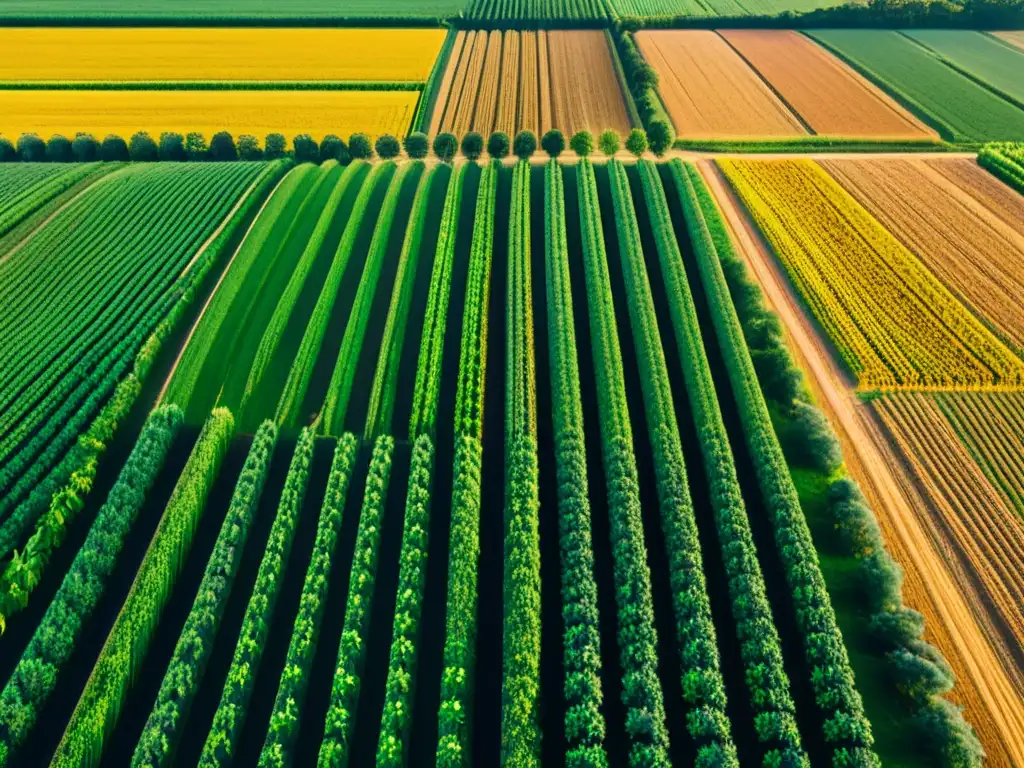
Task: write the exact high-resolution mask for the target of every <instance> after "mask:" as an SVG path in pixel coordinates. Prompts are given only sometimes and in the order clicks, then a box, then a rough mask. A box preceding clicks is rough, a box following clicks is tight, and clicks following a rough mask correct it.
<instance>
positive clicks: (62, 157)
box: [46, 133, 75, 163]
mask: <svg viewBox="0 0 1024 768" xmlns="http://www.w3.org/2000/svg"><path fill="white" fill-rule="evenodd" d="M74 159H75V154H74V152H72V151H71V140H70V139H69V138H68V137H67V136H61V135H60V134H59V133H57V134H54V135H53V136H51V137H50V140H49V141H48V142H46V160H47V161H48V162H51V163H70V162H73V161H74Z"/></svg>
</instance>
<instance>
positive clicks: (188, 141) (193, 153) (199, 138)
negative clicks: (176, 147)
mask: <svg viewBox="0 0 1024 768" xmlns="http://www.w3.org/2000/svg"><path fill="white" fill-rule="evenodd" d="M185 154H186V155H188V159H189V160H191V161H193V162H199V161H202V160H208V159H209V157H210V148H209V147H208V146H206V137H205V136H203V134H201V133H199V132H198V131H192V132H191V133H189V134H186V136H185Z"/></svg>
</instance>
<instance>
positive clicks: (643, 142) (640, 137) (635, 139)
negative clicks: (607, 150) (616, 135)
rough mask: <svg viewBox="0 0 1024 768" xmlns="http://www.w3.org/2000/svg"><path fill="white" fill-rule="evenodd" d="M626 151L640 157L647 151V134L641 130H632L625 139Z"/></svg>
mask: <svg viewBox="0 0 1024 768" xmlns="http://www.w3.org/2000/svg"><path fill="white" fill-rule="evenodd" d="M626 149H627V150H629V151H630V152H631V153H632V154H634V155H636V156H637V157H640V156H641V155H643V153H644V152H646V151H647V134H646V133H644V130H643V129H642V128H634V129H633V130H631V131H630V132H629V136H627V137H626Z"/></svg>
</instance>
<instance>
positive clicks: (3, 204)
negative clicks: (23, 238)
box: [0, 163, 115, 236]
mask: <svg viewBox="0 0 1024 768" xmlns="http://www.w3.org/2000/svg"><path fill="white" fill-rule="evenodd" d="M114 169H115V167H114V166H105V165H93V164H88V163H83V164H81V165H77V164H76V165H71V166H62V165H37V164H35V163H32V164H26V165H12V166H7V167H5V168H4V170H3V172H2V173H0V236H2V235H5V234H7V232H9V231H10V230H11V229H12V228H13V227H14V226H15V225H16V224H17V223H18V222H20V221H21V220H22V219H24V218H26V217H27V216H30V215H31V214H32V213H33V212H34V211H36V210H38V209H39V208H40V207H41V206H43V205H45V204H46V203H47V202H48V201H50V200H51V199H53V198H54V197H56V196H57V195H60V194H61V193H62V192H64V191H65V190H67V189H71V188H72V187H74V186H75V185H76V184H78V182H80V181H82V180H83V179H90V180H95V179H98V178H99V177H100V176H103V175H105V174H107V173H110V172H111V171H113V170H114Z"/></svg>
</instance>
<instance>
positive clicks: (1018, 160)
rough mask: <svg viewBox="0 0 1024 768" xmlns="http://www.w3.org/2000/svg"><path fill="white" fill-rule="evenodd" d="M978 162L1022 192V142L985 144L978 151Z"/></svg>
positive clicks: (1023, 149)
mask: <svg viewBox="0 0 1024 768" xmlns="http://www.w3.org/2000/svg"><path fill="white" fill-rule="evenodd" d="M978 163H980V164H981V165H982V166H983V167H984V168H987V169H988V170H989V171H991V172H992V173H993V174H995V175H996V176H998V177H999V178H1000V179H1002V180H1003V181H1005V182H1006V183H1007V184H1009V185H1010V186H1011V187H1013V188H1014V189H1016V190H1017V191H1018V192H1020V193H1021V194H1024V144H1022V143H1016V144H1015V143H1011V142H1004V143H999V144H986V145H985V146H984V147H982V148H981V150H980V151H979V152H978Z"/></svg>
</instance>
